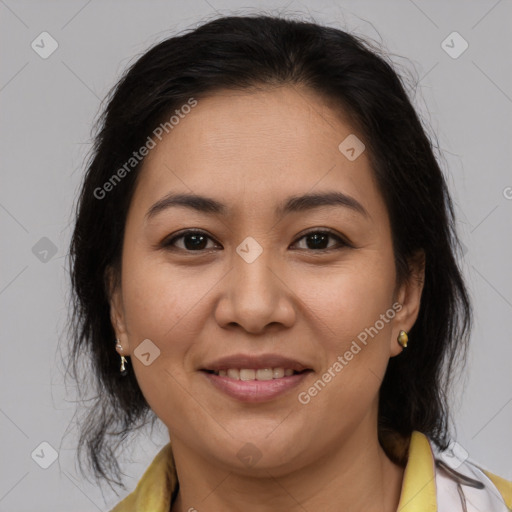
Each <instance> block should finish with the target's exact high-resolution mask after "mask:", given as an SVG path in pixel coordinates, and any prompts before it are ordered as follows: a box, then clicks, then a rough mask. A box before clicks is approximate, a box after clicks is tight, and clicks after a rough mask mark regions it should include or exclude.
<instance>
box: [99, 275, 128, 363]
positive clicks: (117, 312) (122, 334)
mask: <svg viewBox="0 0 512 512" xmlns="http://www.w3.org/2000/svg"><path fill="white" fill-rule="evenodd" d="M105 288H106V290H107V296H108V301H109V303H110V321H111V323H112V327H113V328H114V331H115V333H116V339H118V340H119V343H120V344H121V346H122V350H120V349H118V348H117V347H116V350H117V351H118V353H119V354H120V355H123V356H127V355H130V346H129V343H128V332H127V328H126V320H125V312H124V306H123V294H122V289H121V283H120V279H119V277H118V276H117V275H116V272H115V271H114V269H113V268H111V267H109V268H108V269H107V270H106V272H105Z"/></svg>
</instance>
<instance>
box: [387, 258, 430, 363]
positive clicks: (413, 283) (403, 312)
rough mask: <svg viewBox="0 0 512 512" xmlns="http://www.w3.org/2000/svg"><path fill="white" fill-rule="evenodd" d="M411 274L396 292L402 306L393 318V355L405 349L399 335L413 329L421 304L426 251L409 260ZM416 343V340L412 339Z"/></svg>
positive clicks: (391, 348)
mask: <svg viewBox="0 0 512 512" xmlns="http://www.w3.org/2000/svg"><path fill="white" fill-rule="evenodd" d="M408 265H409V275H408V276H407V277H406V278H405V280H404V281H403V282H402V284H401V285H400V286H399V287H398V289H397V290H396V292H395V297H396V302H397V303H398V304H400V306H401V308H400V309H398V308H397V313H396V315H395V317H394V319H393V334H392V336H391V340H390V342H391V346H390V350H391V357H393V356H397V355H398V354H400V353H401V352H402V350H403V348H402V347H401V346H400V345H399V344H398V341H397V337H398V334H399V333H400V331H402V330H403V331H406V332H407V333H408V332H409V331H410V330H411V329H412V327H413V325H414V323H415V322H416V319H417V318H418V313H419V311H420V305H421V293H422V291H423V285H424V283H425V253H424V252H423V251H419V252H417V253H416V254H415V255H414V256H413V257H412V258H410V259H409V261H408ZM411 343H414V340H411Z"/></svg>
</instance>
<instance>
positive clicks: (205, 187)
mask: <svg viewBox="0 0 512 512" xmlns="http://www.w3.org/2000/svg"><path fill="white" fill-rule="evenodd" d="M187 110H188V109H187ZM354 137H357V138H355V139H354ZM347 140H348V141H349V143H350V144H349V145H352V146H353V145H354V144H353V141H355V142H356V144H357V141H358V140H359V141H361V142H362V136H361V134H359V133H356V132H355V129H354V127H353V126H351V125H350V124H349V123H348V122H347V120H346V119H345V118H344V116H343V113H342V112H341V111H339V110H335V109H334V108H332V106H329V105H327V104H326V103H325V102H324V101H323V100H322V99H321V98H320V97H318V96H317V95H315V94H314V93H312V92H311V91H309V90H307V89H304V88H298V87H295V86H293V87H291V86H286V87H279V88H273V89H266V90H251V91H221V92H218V93H215V94H213V95H211V96H208V97H205V98H200V99H198V100H197V105H196V106H195V107H194V108H193V109H191V110H190V112H189V113H187V114H182V115H181V116H180V119H179V122H178V123H177V124H175V125H174V126H173V128H172V130H171V131H169V133H168V134H166V135H164V136H163V138H162V140H161V141H159V142H157V145H156V147H155V148H154V149H152V150H151V151H150V152H149V154H148V156H147V157H146V159H145V162H144V165H143V168H142V170H141V175H140V177H139V180H138V186H137V191H136V195H137V196H138V198H139V199H141V200H142V201H143V202H144V203H145V204H146V206H147V207H149V204H148V203H150V202H154V201H157V200H158V199H160V198H162V197H163V196H164V195H166V194H168V193H169V192H178V193H180V192H182V193H193V194H199V195H206V196H209V197H216V198H218V199H220V200H222V202H223V203H226V204H227V206H228V207H232V208H234V209H236V208H245V209H250V208H251V207H254V208H260V209H261V208H264V207H266V206H269V207H270V206H271V205H274V206H275V205H276V204H277V203H279V204H282V199H283V198H284V197H288V196H290V195H301V194H305V193H307V192H316V191H318V190H322V191H325V190H327V189H328V190H338V191H341V192H343V193H346V194H349V195H352V196H357V197H358V198H359V200H360V202H361V203H363V204H364V205H365V208H366V205H368V209H370V208H369V207H370V204H371V203H374V205H375V203H378V202H379V201H381V199H380V194H379V193H378V190H377V187H376V185H375V182H374V178H373V173H372V170H371V166H370V162H369V158H368V156H367V154H366V153H365V151H362V152H361V154H360V155H359V156H357V158H356V159H349V158H347V153H346V152H345V153H344V152H343V151H345V149H346V147H345V146H346V145H347V144H345V143H344V141H347ZM340 144H342V146H341V150H340ZM361 147H362V146H359V147H356V150H357V151H358V152H359V151H361ZM348 155H349V156H350V153H348ZM376 206H379V205H378V204H377V205H376ZM380 206H381V207H382V204H380Z"/></svg>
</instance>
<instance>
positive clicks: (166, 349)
mask: <svg viewBox="0 0 512 512" xmlns="http://www.w3.org/2000/svg"><path fill="white" fill-rule="evenodd" d="M457 243H458V242H457V238H456V235H455V233H454V218H453V211H452V205H451V201H450V197H449V194H448V191H447V187H446V184H445V181H444V178H443V175H442V173H441V170H440V168H439V166H438V163H437V162H436V159H435V157H434V154H433V150H432V145H431V143H430V142H429V140H428V138H427V136H426V135H425V132H424V130H423V128H422V125H421V122H420V121H419V119H418V116H417V114H416V113H415V111H414V108H413V107H412V105H411V103H410V102H409V100H408V98H407V95H406V93H405V91H404V88H403V86H402V83H401V81H400V79H399V78H398V76H397V75H396V73H395V72H394V71H393V69H392V67H391V66H390V65H389V64H388V63H387V62H386V60H385V58H384V57H382V56H379V55H378V54H377V51H376V50H374V49H371V48H370V47H369V45H368V44H367V43H365V42H364V41H362V40H360V39H358V38H356V37H354V36H352V35H349V34H347V33H345V32H342V31H340V30H336V29H333V28H325V27H320V26H318V25H315V24H312V23H305V22H297V21H291V20H285V19H278V18H272V17H264V16H260V17H258V16H255V17H228V18H220V19H217V20H214V21H211V22H209V23H207V24H205V25H203V26H201V27H199V28H197V29H196V30H194V31H191V32H189V33H187V34H185V35H182V36H179V37H174V38H170V39H168V40H166V41H163V42H162V43H160V44H158V45H156V46H155V47H154V48H152V49H151V50H149V51H148V52H147V53H146V54H144V55H143V56H142V57H141V58H140V59H139V60H138V61H137V62H136V63H135V64H134V65H133V66H132V67H131V69H130V70H129V71H128V72H127V73H126V74H125V76H124V77H123V78H122V79H121V81H120V82H119V84H118V85H117V87H116V88H115V91H114V92H113V94H112V96H111V97H110V99H109V102H108V105H107V107H106V110H105V113H104V117H103V123H102V127H101V131H100V132H99V134H98V136H97V140H96V145H95V149H94V154H93V157H92V159H91V162H90V165H89V167H88V170H87V174H86V177H85V182H84V184H83V188H82V190H81V195H80V199H79V204H78V208H77V220H76V226H75V231H74V236H73V240H72V246H71V257H72V280H73V287H74V293H75V316H74V318H75V322H74V339H75V345H74V354H75V365H76V366H77V367H78V363H79V362H80V361H81V358H82V357H84V358H85V357H87V356H88V357H92V365H93V368H94V371H95V373H96V376H97V382H98V386H99V390H100V393H99V398H98V399H97V401H96V403H95V406H94V408H93V409H92V411H91V413H90V415H89V417H88V419H87V422H86V423H85V428H84V430H83V433H82V438H81V443H80V447H81V448H86V449H87V451H88V455H89V459H90V461H91V463H92V466H93V468H94V470H95V473H96V475H97V476H99V477H103V478H105V479H107V480H108V481H110V482H116V479H119V475H120V472H119V467H118V465H117V461H116V457H115V454H116V451H117V448H119V444H121V448H122V443H123V441H124V440H125V439H126V436H127V434H128V433H129V432H131V431H132V430H133V429H134V428H136V427H137V426H140V425H141V424H143V423H144V421H145V420H147V419H148V417H150V416H151V417H152V418H153V419H155V418H157V417H158V418H159V419H160V420H161V421H162V422H163V423H164V424H165V426H166V427H167V429H168V431H169V438H170V443H169V444H168V445H167V446H165V447H164V448H162V450H161V451H160V453H159V454H158V455H157V457H156V458H155V460H154V461H153V462H152V464H151V465H150V467H149V468H148V470H147V471H146V473H145V474H144V476H143V477H142V479H141V481H140V482H139V484H138V486H137V488H136V489H135V490H134V491H133V492H132V493H131V494H130V495H129V496H128V497H127V498H126V499H125V500H123V501H122V502H121V503H120V504H119V505H118V506H117V507H115V508H114V510H115V511H116V512H124V511H138V512H139V511H151V512H164V511H169V510H172V511H173V512H184V511H192V510H198V511H201V510H212V511H214V510H223V511H226V510H241V509H243V510H245V511H252V510H257V511H266V510H289V511H295V510H324V511H331V510H332V511H339V510H354V511H355V510H363V509H364V510H379V511H394V510H401V511H413V510H416V511H417V510H421V511H431V510H432V511H434V510H437V509H439V510H450V511H456V510H487V511H489V510H493V511H494V510H496V511H498V510H499V511H504V510H507V507H511V506H512V497H511V494H512V483H510V482H507V481H505V480H503V479H500V478H499V477H498V476H496V475H493V474H492V473H489V472H487V471H484V470H482V469H481V468H479V467H478V466H477V465H475V464H473V463H470V462H469V461H468V460H467V453H466V452H465V451H464V450H463V449H462V447H460V446H459V445H457V444H453V443H452V444H449V426H450V425H449V418H448V407H447V403H446V393H447V392H446V390H447V387H446V386H447V385H448V384H449V377H450V376H451V375H452V373H453V370H454V369H455V366H456V363H457V362H458V361H462V360H463V356H464V351H465V348H466V342H467V339H468V335H469V328H470V323H471V321H470V319H471V310H470V304H469V301H468V296H467V292H466V288H465V286H464V283H463V280H462V277H461V274H460V271H459V269H458V266H457V263H456V259H455V256H454V254H455V252H456V250H457V248H458V245H457ZM408 340H410V341H408ZM153 413H154V414H153ZM112 435H114V438H115V436H118V439H119V443H118V444H117V445H112V444H111V443H112V441H111V438H112Z"/></svg>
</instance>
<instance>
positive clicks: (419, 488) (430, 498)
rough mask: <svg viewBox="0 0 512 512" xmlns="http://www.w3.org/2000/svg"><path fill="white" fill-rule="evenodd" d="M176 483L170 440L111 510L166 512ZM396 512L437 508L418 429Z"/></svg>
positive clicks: (429, 457) (430, 462)
mask: <svg viewBox="0 0 512 512" xmlns="http://www.w3.org/2000/svg"><path fill="white" fill-rule="evenodd" d="M177 483H178V478H177V475H176V470H175V466H174V458H173V455H172V450H171V444H170V443H169V444H167V445H166V446H164V448H162V450H160V452H159V453H158V454H157V456H156V457H155V458H154V459H153V462H151V464H150V466H149V467H148V469H147V470H146V472H145V473H144V475H143V476H142V478H141V479H140V481H139V483H138V484H137V487H136V489H135V490H134V491H133V492H132V493H131V494H130V495H129V496H127V497H126V498H125V499H124V500H123V501H121V502H120V503H119V504H118V505H117V506H116V507H114V509H112V511H111V512H169V510H170V505H171V496H172V493H173V491H174V489H175V488H176V486H177ZM398 511H399V512H420V511H421V512H436V511H437V502H436V484H435V467H434V456H433V453H432V450H431V448H430V443H429V441H428V439H427V437H426V436H425V435H424V434H422V433H420V432H417V431H414V432H413V433H412V436H411V441H410V444H409V453H408V459H407V465H406V467H405V473H404V479H403V483H402V492H401V495H400V502H399V505H398Z"/></svg>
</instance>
